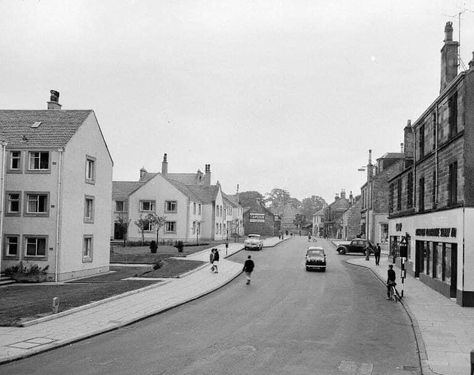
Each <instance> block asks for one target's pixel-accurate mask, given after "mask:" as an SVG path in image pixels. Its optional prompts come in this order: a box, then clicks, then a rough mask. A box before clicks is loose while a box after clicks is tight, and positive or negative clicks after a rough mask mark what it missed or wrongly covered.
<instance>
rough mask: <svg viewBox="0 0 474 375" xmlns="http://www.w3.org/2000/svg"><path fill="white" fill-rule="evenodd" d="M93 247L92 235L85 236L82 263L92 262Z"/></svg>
mask: <svg viewBox="0 0 474 375" xmlns="http://www.w3.org/2000/svg"><path fill="white" fill-rule="evenodd" d="M93 245H94V242H93V237H92V235H85V236H84V242H83V247H82V262H92V250H93Z"/></svg>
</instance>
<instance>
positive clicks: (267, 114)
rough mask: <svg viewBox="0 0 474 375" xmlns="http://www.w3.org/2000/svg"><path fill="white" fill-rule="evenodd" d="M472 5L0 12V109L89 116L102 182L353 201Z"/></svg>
mask: <svg viewBox="0 0 474 375" xmlns="http://www.w3.org/2000/svg"><path fill="white" fill-rule="evenodd" d="M473 10H474V4H472V0H466V1H459V0H443V1H441V0H438V1H436V0H422V1H413V0H399V1H398V0H397V1H395V0H393V1H386V0H369V1H353V0H341V1H328V0H326V1H318V0H308V1H306V0H288V1H277V0H267V1H262V0H235V1H234V0H231V1H226V0H208V1H200V0H194V1H191V0H189V1H181V0H160V1H156V0H145V1H139V0H136V1H121V0H101V1H96V0H92V1H81V0H74V1H68V0H59V1H52V0H51V1H48V0H41V1H38V0H35V1H33V0H25V1H18V0H14V1H13V0H0V34H1V37H0V51H1V52H0V77H1V85H0V108H2V109H46V102H47V101H48V100H49V91H50V90H51V89H54V90H57V91H59V92H60V98H59V102H60V103H61V104H62V105H63V107H62V108H63V109H64V110H66V109H93V110H94V112H95V114H96V116H97V118H98V121H99V124H100V126H101V129H102V132H103V134H104V137H105V140H106V142H107V145H108V147H109V150H110V152H111V155H112V158H113V161H114V172H113V176H114V177H113V178H114V180H120V181H125V180H126V181H134V180H137V179H138V177H139V170H140V168H142V167H144V168H145V169H146V170H148V171H149V172H159V171H161V162H162V158H163V154H164V153H167V154H168V170H169V172H173V173H179V172H188V173H190V172H196V171H197V170H198V169H201V170H202V171H203V170H204V165H205V164H210V165H211V172H212V182H213V183H215V182H216V181H219V182H220V184H221V186H222V188H223V190H224V191H225V192H226V193H228V194H234V193H235V192H236V189H237V185H239V189H240V191H248V190H256V191H259V192H260V193H262V194H265V193H267V192H270V191H271V190H272V189H273V188H281V189H285V190H288V191H289V192H290V194H291V196H292V197H295V198H298V199H300V200H301V199H303V198H306V197H310V196H311V195H319V196H322V197H323V198H324V199H326V201H328V202H332V201H333V199H334V196H335V194H336V193H339V192H340V191H341V189H345V191H346V192H348V193H349V192H350V191H352V192H353V194H354V195H358V194H360V187H361V185H362V184H363V183H364V181H365V179H366V172H363V171H358V169H359V168H360V167H362V166H364V165H366V164H367V159H368V150H369V149H371V150H373V151H372V152H373V158H374V159H376V158H378V157H380V156H382V155H383V154H384V153H386V152H399V151H400V143H401V142H403V128H404V126H405V125H406V123H407V120H408V119H411V120H412V121H415V120H416V119H417V118H418V117H419V116H420V115H421V114H422V112H423V111H424V110H425V109H426V108H427V107H428V106H429V105H430V104H431V103H432V102H433V101H434V100H435V98H436V97H437V95H438V94H439V80H440V49H441V47H442V45H443V40H444V26H445V23H446V22H447V21H452V22H453V27H454V35H455V40H458V39H459V35H458V33H459V16H458V15H459V13H460V12H462V14H461V59H462V61H463V63H464V64H465V66H467V64H468V62H469V61H470V60H471V58H472V51H474V12H473Z"/></svg>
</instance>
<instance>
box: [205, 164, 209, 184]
mask: <svg viewBox="0 0 474 375" xmlns="http://www.w3.org/2000/svg"><path fill="white" fill-rule="evenodd" d="M204 185H207V186H210V185H211V164H205V165H204Z"/></svg>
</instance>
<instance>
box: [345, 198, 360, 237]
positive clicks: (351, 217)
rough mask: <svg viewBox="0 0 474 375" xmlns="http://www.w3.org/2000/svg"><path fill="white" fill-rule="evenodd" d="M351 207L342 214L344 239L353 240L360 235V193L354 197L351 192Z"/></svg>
mask: <svg viewBox="0 0 474 375" xmlns="http://www.w3.org/2000/svg"><path fill="white" fill-rule="evenodd" d="M349 203H350V207H349V208H348V209H347V210H346V211H345V212H344V213H343V214H342V239H344V240H352V239H353V238H356V237H357V236H358V235H360V221H361V207H362V200H361V197H360V195H358V196H357V197H355V198H353V196H352V192H351V193H350V194H349Z"/></svg>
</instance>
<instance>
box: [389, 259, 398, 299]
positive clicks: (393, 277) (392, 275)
mask: <svg viewBox="0 0 474 375" xmlns="http://www.w3.org/2000/svg"><path fill="white" fill-rule="evenodd" d="M396 278H397V276H396V275H395V271H394V270H393V265H392V264H389V265H388V270H387V299H388V300H391V299H392V296H391V293H390V289H391V287H392V286H395V285H397V283H396V282H395V280H396Z"/></svg>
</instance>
